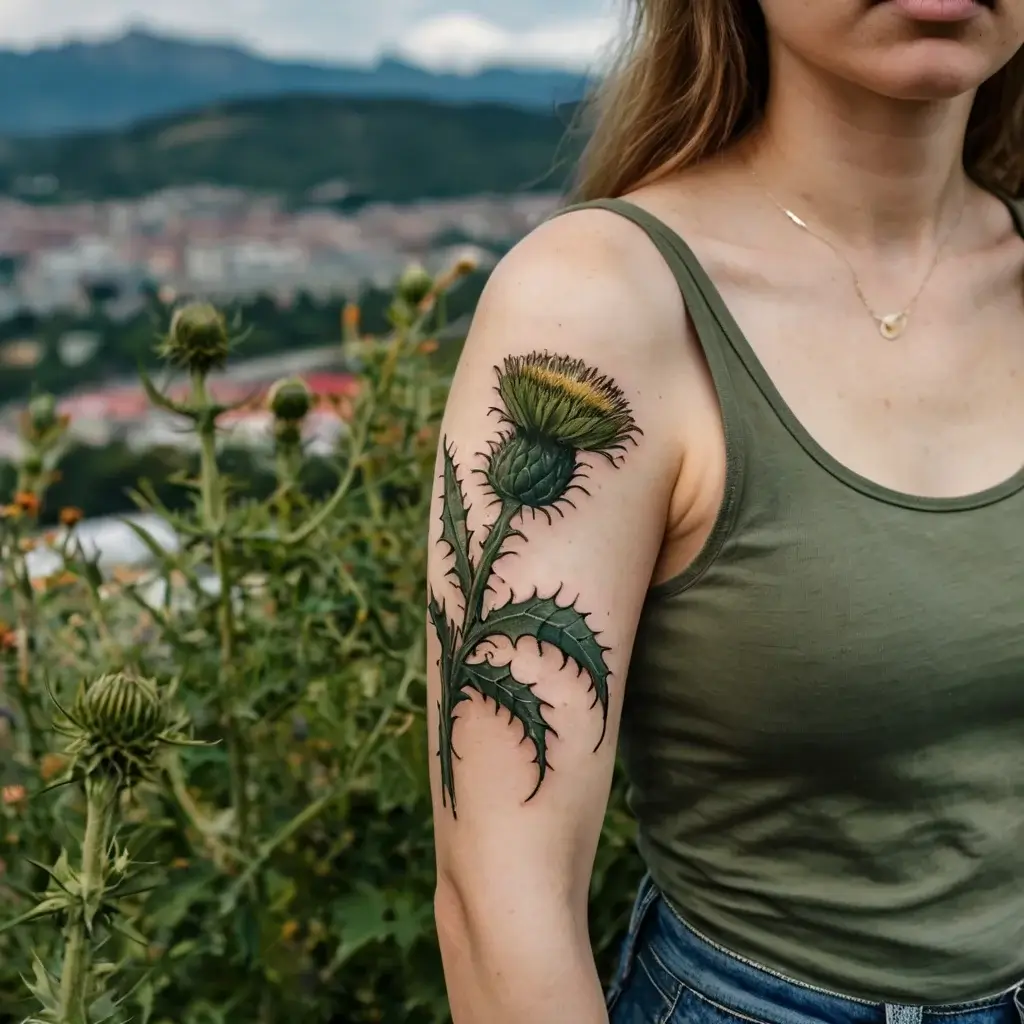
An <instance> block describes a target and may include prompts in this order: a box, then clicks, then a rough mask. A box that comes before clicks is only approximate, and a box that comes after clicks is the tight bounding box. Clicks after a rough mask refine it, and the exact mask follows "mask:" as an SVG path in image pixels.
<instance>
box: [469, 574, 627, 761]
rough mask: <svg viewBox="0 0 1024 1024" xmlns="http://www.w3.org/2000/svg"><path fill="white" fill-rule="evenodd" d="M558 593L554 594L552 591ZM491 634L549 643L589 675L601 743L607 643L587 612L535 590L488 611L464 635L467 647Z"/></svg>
mask: <svg viewBox="0 0 1024 1024" xmlns="http://www.w3.org/2000/svg"><path fill="white" fill-rule="evenodd" d="M555 597H557V595H555ZM493 636H503V637H507V638H508V639H509V640H510V641H511V642H512V643H513V644H516V643H518V642H519V641H520V640H521V639H522V638H523V637H530V638H532V639H533V640H536V641H537V649H538V651H541V652H543V648H542V646H541V645H542V644H550V645H551V646H552V647H554V648H556V649H557V650H558V652H559V653H560V654H561V655H562V665H563V666H564V665H565V664H566V663H568V662H569V661H573V662H575V663H576V666H577V668H578V669H579V671H580V672H583V671H586V673H587V674H588V675H589V676H590V685H591V689H593V691H594V703H595V704H600V705H601V715H602V719H603V723H602V727H601V738H600V739H599V740H598V741H597V745H598V746H600V745H601V743H602V742H603V741H604V734H605V729H606V728H607V724H608V676H609V675H610V674H611V672H610V670H609V668H608V664H607V663H606V662H605V660H604V655H605V651H607V650H608V648H607V647H603V646H602V645H601V644H600V643H598V640H597V634H596V633H595V632H594V631H593V630H592V629H591V628H590V626H589V625H587V616H585V615H583V614H582V613H581V612H579V611H577V610H576V606H575V604H566V605H560V604H558V602H557V601H556V600H555V598H554V597H540V596H539V595H538V594H534V596H533V597H531V598H528V599H527V600H525V601H509V603H508V604H505V605H502V606H501V607H500V608H495V609H494V610H493V611H491V612H489V613H488V615H487V618H486V619H484V620H483V622H481V623H480V624H479V625H477V626H476V627H475V628H474V629H473V630H471V631H470V633H469V634H468V635H467V636H466V647H467V648H468V649H470V650H472V649H473V648H475V647H476V646H477V645H478V644H480V643H483V641H485V640H487V639H489V638H490V637H493Z"/></svg>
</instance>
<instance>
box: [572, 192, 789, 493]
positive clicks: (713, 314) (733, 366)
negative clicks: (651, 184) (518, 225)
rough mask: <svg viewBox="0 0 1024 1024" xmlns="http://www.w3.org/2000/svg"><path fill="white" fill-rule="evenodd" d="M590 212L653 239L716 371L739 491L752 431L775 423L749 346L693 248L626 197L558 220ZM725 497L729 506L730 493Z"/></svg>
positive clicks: (594, 203) (730, 467)
mask: <svg viewBox="0 0 1024 1024" xmlns="http://www.w3.org/2000/svg"><path fill="white" fill-rule="evenodd" d="M586 209H591V210H594V209H596V210H608V211H610V212H611V213H616V214H618V215H619V216H620V217H624V218H625V219H626V220H628V221H631V222H632V223H633V224H635V225H636V226H637V227H638V228H640V229H641V230H642V231H643V232H644V233H645V234H646V235H647V236H648V238H649V239H650V240H651V242H652V243H653V244H654V246H655V248H657V250H658V252H659V253H660V254H661V256H662V258H663V259H664V261H665V263H666V264H667V266H668V268H669V270H670V271H671V272H672V276H673V277H674V278H675V280H676V283H677V285H678V286H679V291H680V292H681V294H682V297H683V302H684V303H685V305H686V312H687V314H688V315H689V317H690V320H691V322H692V323H693V326H694V331H695V333H696V335H697V340H698V342H699V344H700V346H701V349H702V350H703V353H704V359H705V361H706V362H707V365H708V369H709V370H710V371H711V379H712V381H713V383H714V386H715V391H716V393H717V397H718V403H719V408H720V410H721V414H722V426H723V430H724V433H725V446H726V461H727V475H728V477H729V480H728V484H727V491H729V492H732V491H734V490H735V489H736V488H738V487H739V484H740V478H741V476H742V466H743V464H744V462H745V461H746V459H745V453H746V448H747V447H748V444H749V437H750V431H751V429H754V432H755V433H757V434H759V435H761V436H764V435H765V434H766V433H768V432H769V431H770V430H771V427H772V426H773V421H774V420H775V416H774V413H773V412H772V403H771V401H770V400H768V401H765V399H766V395H765V394H764V389H763V388H762V386H761V384H760V382H759V380H758V378H757V375H756V374H755V373H754V372H752V369H751V366H752V363H751V361H748V359H747V358H746V356H745V354H744V352H745V349H746V348H747V346H746V343H745V339H744V337H743V333H742V331H741V330H740V328H739V325H738V324H737V323H736V321H735V320H734V319H733V316H732V314H731V313H730V312H729V309H728V307H727V306H726V304H725V300H724V299H723V298H722V296H721V294H720V293H719V291H718V289H717V288H716V287H715V285H714V283H713V282H712V280H711V278H710V277H709V276H708V273H707V271H706V270H705V269H704V268H703V267H702V266H701V263H700V261H699V260H698V259H697V256H696V254H695V253H694V252H693V250H692V249H691V248H690V247H689V246H688V245H687V244H686V242H684V241H683V239H682V238H681V237H680V236H679V234H678V233H677V232H675V231H673V230H672V229H671V228H670V227H668V225H667V224H665V223H664V222H663V221H661V220H660V219H659V218H657V217H655V216H654V214H652V213H649V212H648V211H647V210H645V209H643V208H642V207H639V206H637V205H636V204H635V203H631V202H629V201H627V200H625V199H593V200H590V201H588V202H584V203H576V204H574V205H571V206H566V207H563V208H561V209H560V210H558V211H557V212H556V213H555V214H554V216H556V217H557V216H560V215H562V214H565V213H571V212H573V211H575V210H586ZM754 362H755V363H756V360H754ZM737 386H739V387H740V389H741V390H742V391H743V394H742V396H741V395H740V394H739V393H738V392H737ZM748 392H749V393H748ZM751 417H754V418H756V419H757V420H758V421H759V422H758V423H757V424H756V428H750V427H748V426H747V425H746V424H747V420H749V419H750V418H751ZM726 499H727V503H728V501H729V499H730V493H727V495H726Z"/></svg>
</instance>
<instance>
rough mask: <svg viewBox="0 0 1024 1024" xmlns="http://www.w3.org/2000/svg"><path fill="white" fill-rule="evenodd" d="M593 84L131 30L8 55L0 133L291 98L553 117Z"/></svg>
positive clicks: (109, 123)
mask: <svg viewBox="0 0 1024 1024" xmlns="http://www.w3.org/2000/svg"><path fill="white" fill-rule="evenodd" d="M586 84H587V83H586V79H585V78H584V77H583V76H581V75H578V74H573V73H571V72H566V71H558V70H546V69H535V68H501V67H492V68H486V69H483V70H481V71H478V72H476V73H473V74H465V75H462V74H447V73H438V72H432V71H428V70H426V69H424V68H420V67H416V66H413V65H411V64H408V63H405V62H403V61H400V60H397V59H393V58H385V59H382V60H380V61H379V62H378V63H377V64H376V65H374V66H372V67H353V66H345V65H331V64H315V63H304V62H297V61H281V60H274V59H271V58H268V57H264V56H261V55H259V54H257V53H255V52H253V51H250V50H247V49H245V48H244V47H242V46H240V45H236V44H234V43H219V42H202V41H196V40H190V39H180V38H174V37H171V36H165V35H157V34H154V33H152V32H148V31H142V30H139V29H133V30H131V31H129V32H127V33H126V34H125V35H123V36H121V37H120V38H117V39H114V40H108V41H101V42H70V43H65V44H62V45H59V46H51V47H44V48H40V49H35V50H31V51H27V52H20V51H13V50H0V95H3V96H4V97H5V102H4V103H3V104H0V136H8V137H10V136H37V137H38V136H52V135H58V134H65V133H69V132H81V131H89V130H92V129H112V128H113V129H117V128H125V127H127V126H128V125H131V124H134V123H135V122H138V121H140V120H145V119H151V118H156V117H160V116H165V115H169V114H175V113H178V112H181V111H184V110H188V109H192V108H198V107H203V106H207V105H209V104H212V103H219V102H223V101H231V100H242V99H251V98H257V97H273V96H286V95H295V94H303V95H327V96H335V97H338V96H341V97H375V98H382V97H392V98H397V97H401V98H407V99H420V100H432V101H435V102H448V103H498V104H506V105H510V106H514V107H520V108H525V109H530V110H535V111H548V112H550V111H551V110H553V109H554V108H555V107H556V106H558V105H559V104H562V103H573V102H575V101H577V100H579V99H580V97H581V96H582V94H583V92H584V91H585V88H586Z"/></svg>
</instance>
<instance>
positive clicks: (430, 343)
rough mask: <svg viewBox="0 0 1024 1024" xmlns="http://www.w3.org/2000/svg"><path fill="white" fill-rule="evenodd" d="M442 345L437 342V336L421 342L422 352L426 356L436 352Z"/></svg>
mask: <svg viewBox="0 0 1024 1024" xmlns="http://www.w3.org/2000/svg"><path fill="white" fill-rule="evenodd" d="M439 347H440V346H439V345H438V344H437V339H436V338H428V339H427V340H426V341H424V342H422V343H421V344H420V352H422V353H423V355H425V356H429V355H431V354H433V353H434V352H436V351H437V350H438V348H439Z"/></svg>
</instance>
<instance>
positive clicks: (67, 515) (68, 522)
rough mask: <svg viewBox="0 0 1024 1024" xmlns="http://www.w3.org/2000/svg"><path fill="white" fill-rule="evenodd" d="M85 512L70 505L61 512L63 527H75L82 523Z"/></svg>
mask: <svg viewBox="0 0 1024 1024" xmlns="http://www.w3.org/2000/svg"><path fill="white" fill-rule="evenodd" d="M82 516H83V512H82V510H81V509H80V508H75V506H74V505H69V506H68V507H67V508H62V509H61V510H60V521H61V525H63V526H74V525H75V524H76V523H80V522H81V521H82Z"/></svg>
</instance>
